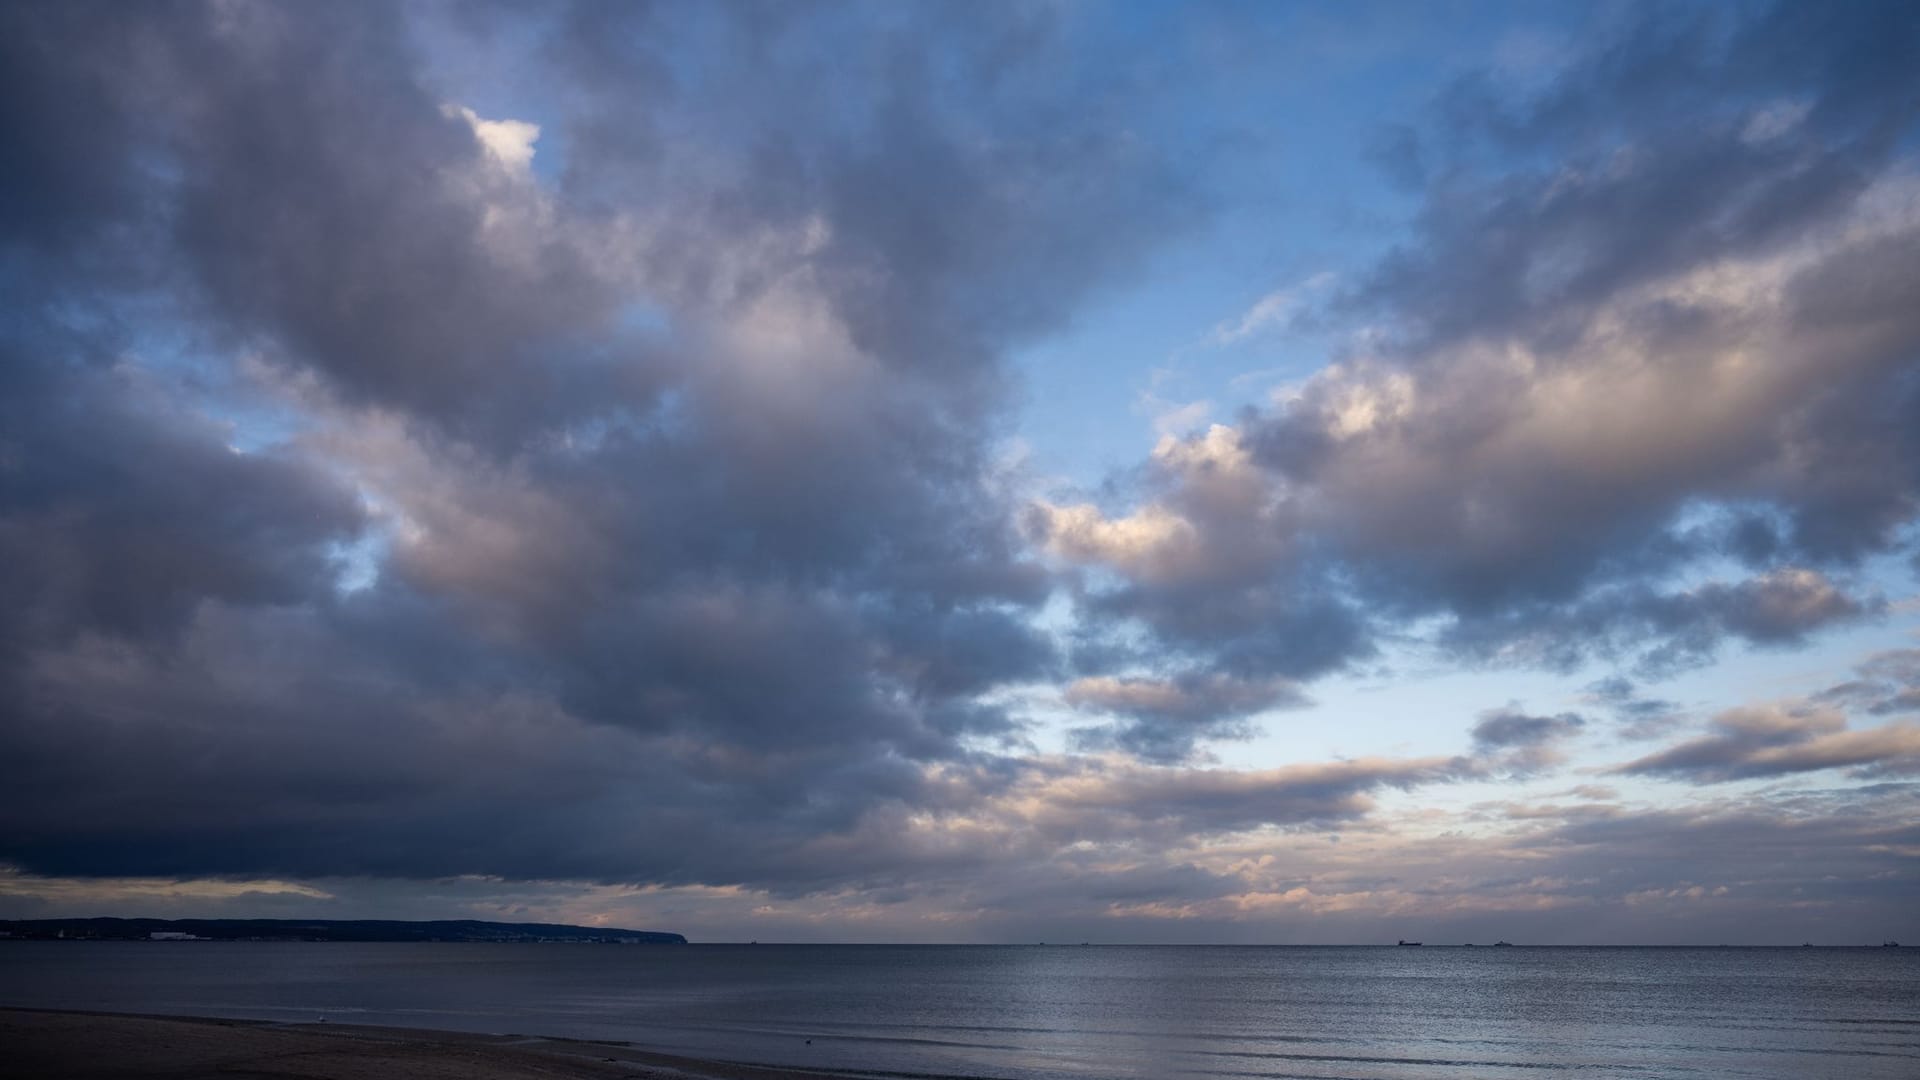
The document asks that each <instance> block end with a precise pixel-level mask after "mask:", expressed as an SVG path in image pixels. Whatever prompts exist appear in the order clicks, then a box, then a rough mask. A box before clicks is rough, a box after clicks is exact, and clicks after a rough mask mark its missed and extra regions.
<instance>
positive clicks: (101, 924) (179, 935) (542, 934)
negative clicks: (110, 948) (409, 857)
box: [0, 919, 687, 945]
mask: <svg viewBox="0 0 1920 1080" xmlns="http://www.w3.org/2000/svg"><path fill="white" fill-rule="evenodd" d="M0 937H8V938H12V939H15V940H18V939H29V940H50V939H62V938H64V939H67V940H81V941H153V940H162V941H167V940H172V941H474V942H503V941H557V942H584V943H595V944H606V945H685V944H686V943H687V939H686V938H685V937H682V936H681V935H679V934H668V933H662V932H660V931H658V930H621V929H617V928H615V927H608V926H565V925H562V924H559V923H502V922H481V921H479V920H477V919H437V920H433V921H431V922H408V921H402V920H392V919H0Z"/></svg>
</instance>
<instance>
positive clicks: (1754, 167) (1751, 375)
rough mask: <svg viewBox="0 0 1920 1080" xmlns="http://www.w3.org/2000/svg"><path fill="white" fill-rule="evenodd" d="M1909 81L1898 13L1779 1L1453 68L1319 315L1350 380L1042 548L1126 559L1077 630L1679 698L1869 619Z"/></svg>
mask: <svg viewBox="0 0 1920 1080" xmlns="http://www.w3.org/2000/svg"><path fill="white" fill-rule="evenodd" d="M1917 72H1920V20H1916V19H1915V18H1914V17H1913V15H1912V13H1911V11H1910V10H1909V8H1908V6H1906V5H1899V4H1856V5H1846V6H1842V7H1835V8H1831V9H1822V10H1820V11H1818V12H1815V11H1812V10H1810V9H1807V8H1805V7H1804V6H1803V5H1780V6H1778V7H1775V8H1771V9H1767V10H1763V11H1752V10H1742V11H1731V10H1714V11H1711V12H1707V13H1704V14H1702V13H1697V12H1696V13H1675V12H1670V11H1668V10H1666V9H1659V10H1653V11H1649V12H1643V13H1637V14H1636V16H1635V18H1634V19H1633V20H1631V21H1629V22H1627V23H1624V24H1621V25H1618V26H1613V27H1610V28H1609V29H1608V30H1607V33H1606V34H1604V35H1600V36H1599V37H1598V38H1597V39H1596V41H1595V44H1593V45H1592V46H1591V47H1588V48H1583V49H1581V50H1579V51H1578V52H1576V53H1575V54H1574V56H1573V58H1572V59H1571V60H1570V61H1568V62H1567V64H1566V65H1565V66H1564V67H1562V68H1561V70H1559V71H1558V72H1557V73H1555V75H1554V77H1553V78H1551V79H1550V80H1548V81H1547V82H1546V83H1545V84H1544V85H1542V86H1541V87H1539V88H1538V89H1526V90H1522V89H1516V88H1511V87H1507V86H1505V85H1503V84H1502V83H1501V82H1500V81H1499V80H1498V79H1497V78H1496V77H1495V76H1494V75H1491V74H1489V75H1486V76H1476V77H1473V78H1469V79H1467V80H1466V81H1464V82H1462V83H1461V84H1460V85H1459V86H1457V87H1456V88H1455V89H1454V90H1452V91H1450V92H1449V93H1448V94H1447V95H1444V96H1443V100H1442V101H1441V102H1440V103H1439V105H1438V107H1437V109H1436V112H1435V114H1434V116H1433V117H1432V118H1431V119H1432V122H1431V124H1429V125H1428V127H1429V129H1430V135H1429V137H1428V138H1427V139H1426V140H1414V141H1413V142H1411V143H1410V142H1408V139H1410V138H1412V136H1411V135H1410V134H1409V133H1408V132H1406V131H1402V132H1401V133H1400V134H1399V135H1398V136H1396V138H1397V139H1398V140H1399V142H1398V144H1397V145H1398V148H1397V149H1396V150H1395V151H1394V154H1393V156H1394V158H1395V160H1398V161H1400V162H1402V164H1406V163H1408V162H1412V161H1416V160H1417V161H1418V162H1420V163H1421V166H1422V168H1421V169H1420V170H1419V171H1420V172H1421V173H1422V174H1424V175H1425V176H1427V177H1428V178H1429V179H1428V180H1427V186H1426V188H1425V190H1424V197H1423V201H1422V203H1421V210H1420V212H1419V214H1418V215H1417V217H1416V220H1415V229H1414V237H1413V239H1412V240H1411V241H1410V242H1408V243H1405V244H1402V245H1401V246H1400V247H1398V248H1397V249H1395V250H1394V251H1393V252H1392V253H1391V254H1389V255H1388V256H1387V257H1386V258H1385V259H1384V260H1383V261H1381V262H1380V263H1379V264H1378V265H1377V266H1375V267H1374V268H1373V269H1372V270H1371V271H1370V272H1369V273H1366V274H1363V275H1361V276H1360V277H1359V278H1358V280H1357V282H1356V284H1355V285H1353V286H1352V287H1351V288H1349V289H1348V291H1347V293H1346V295H1345V296H1343V297H1341V298H1339V299H1337V300H1335V301H1334V302H1332V303H1331V304H1330V305H1329V307H1328V311H1327V313H1326V314H1327V315H1329V316H1333V317H1336V318H1337V317H1346V318H1349V319H1351V320H1354V321H1355V322H1358V323H1361V324H1362V325H1363V326H1364V332H1362V333H1360V334H1359V335H1357V338H1356V343H1355V344H1354V345H1352V346H1351V347H1350V348H1349V350H1348V354H1347V355H1346V356H1345V357H1344V358H1343V359H1342V360H1341V362H1340V363H1339V364H1337V365H1334V366H1331V367H1329V368H1327V369H1324V370H1323V371H1321V372H1320V373H1318V374H1316V375H1314V376H1313V377H1311V378H1309V379H1307V380H1305V381H1304V382H1303V383H1301V384H1299V385H1297V386H1293V387H1289V388H1288V389H1287V393H1286V399H1285V400H1284V401H1283V402H1281V403H1278V404H1275V405H1272V406H1267V407H1257V408H1253V409H1250V410H1248V411H1247V412H1245V413H1244V414H1243V415H1242V416H1240V417H1239V418H1237V419H1236V421H1235V422H1234V424H1233V425H1232V426H1231V427H1228V426H1218V427H1215V428H1213V429H1212V430H1210V431H1208V432H1206V433H1204V434H1199V435H1193V436H1190V437H1188V438H1186V439H1182V440H1169V441H1168V442H1165V443H1163V444H1162V446H1161V447H1160V448H1159V449H1158V450H1156V451H1155V454H1154V458H1153V460H1152V461H1151V462H1150V463H1149V465H1148V467H1147V468H1146V470H1144V479H1143V480H1142V481H1141V483H1139V484H1138V485H1137V486H1136V490H1137V492H1138V497H1139V501H1138V504H1137V505H1136V507H1135V508H1133V509H1131V510H1126V509H1124V508H1123V509H1119V510H1114V509H1111V508H1097V507H1095V506H1093V505H1091V504H1082V505H1050V506H1043V507H1042V508H1041V509H1040V511H1039V512H1038V513H1037V514H1036V516H1035V518H1034V521H1033V531H1034V532H1035V534H1036V535H1037V536H1038V537H1040V538H1041V539H1042V540H1043V541H1044V542H1045V543H1046V544H1047V545H1048V547H1049V548H1050V549H1051V550H1052V551H1053V552H1054V554H1055V555H1056V556H1058V557H1060V558H1061V559H1063V560H1065V561H1068V562H1073V563H1084V564H1097V565H1101V566H1104V567H1106V568H1108V569H1110V570H1112V571H1115V572H1116V573H1117V574H1118V575H1119V578H1120V580H1119V581H1118V583H1117V584H1110V585H1109V584H1103V585H1101V586H1099V587H1097V588H1093V589H1091V590H1090V594H1089V596H1088V598H1087V599H1086V600H1085V601H1084V604H1085V606H1086V608H1087V610H1088V611H1090V612H1093V613H1097V614H1098V615H1100V616H1104V617H1112V616H1116V615H1118V616H1125V617H1127V618H1128V619H1130V620H1133V622H1134V624H1135V625H1137V626H1138V627H1140V628H1144V629H1145V630H1146V631H1148V632H1150V633H1151V634H1152V635H1153V636H1154V639H1155V640H1156V641H1157V642H1159V643H1161V644H1162V645H1164V646H1165V647H1167V648H1171V649H1177V650H1180V651H1181V652H1183V653H1185V654H1187V655H1188V656H1189V657H1191V658H1193V659H1194V660H1195V661H1196V662H1209V661H1210V662H1214V663H1221V664H1227V663H1231V662H1235V661H1240V662H1244V661H1245V660H1247V659H1248V658H1255V659H1254V666H1253V667H1252V668H1251V670H1254V671H1259V670H1263V669H1262V668H1261V667H1259V666H1258V665H1259V664H1260V663H1261V662H1264V663H1265V664H1267V665H1268V666H1267V667H1266V668H1265V669H1264V670H1270V671H1280V672H1283V673H1286V674H1291V675H1295V676H1304V675H1310V674H1317V673H1320V672H1325V671H1328V670H1334V669H1338V668H1339V667H1341V666H1342V665H1343V664H1346V663H1349V662H1351V661H1352V660H1354V659H1355V658H1358V657H1363V656H1365V655H1366V654H1367V652H1368V650H1370V649H1372V648H1374V647H1375V642H1376V641H1377V640H1378V639H1379V638H1380V637H1381V635H1383V634H1388V633H1394V634H1397V633H1399V632H1401V631H1402V630H1403V629H1404V628H1405V627H1407V626H1409V625H1410V624H1411V625H1423V626H1424V627H1427V628H1432V629H1431V630H1430V631H1425V633H1428V634H1430V638H1431V640H1432V641H1433V643H1434V644H1436V645H1437V646H1439V648H1440V649H1441V650H1443V652H1445V653H1447V654H1450V655H1451V656H1452V657H1453V658H1456V659H1466V660H1470V661H1474V662H1478V663H1492V664H1519V665H1527V666H1544V667H1547V668H1550V669H1557V670H1564V669H1570V668H1573V667H1576V666H1578V665H1580V664H1582V663H1585V662H1588V661H1591V660H1595V659H1599V660H1608V661H1614V662H1620V663H1625V664H1628V665H1631V666H1632V668H1633V669H1634V670H1636V671H1637V672H1638V673H1639V674H1640V675H1642V676H1644V677H1660V676H1664V675H1668V674H1671V673H1673V672H1676V671H1679V670H1683V669H1686V668H1689V667H1694V666H1698V665H1700V664H1702V663H1705V662H1708V661H1710V660H1711V659H1712V658H1714V657H1715V656H1716V655H1717V654H1718V653H1719V652H1720V650H1721V649H1722V648H1723V647H1724V646H1725V645H1726V644H1728V643H1742V644H1749V645H1755V646H1762V647H1793V646H1796V645H1798V644H1801V643H1803V642H1804V641H1805V640H1806V639H1807V638H1808V637H1809V636H1810V635H1813V634H1816V633H1818V632H1820V631H1822V630H1823V629H1825V628H1828V627H1832V626H1835V625H1840V624H1844V623H1846V622H1849V621H1852V620H1857V619H1862V618H1871V617H1876V616H1879V615H1881V614H1883V613H1884V611H1885V610H1886V609H1885V602H1884V601H1883V600H1882V599H1880V598H1879V597H1878V596H1876V595H1874V594H1873V593H1872V591H1871V590H1870V589H1868V588H1866V587H1864V586H1863V585H1862V583H1861V581H1860V579H1859V577H1858V575H1857V573H1856V572H1857V571H1858V570H1859V568H1860V567H1861V566H1862V565H1863V564H1864V563H1865V562H1866V561H1868V560H1871V559H1874V558H1877V557H1880V556H1886V555H1892V554H1896V553H1898V552H1899V551H1900V550H1901V549H1902V547H1903V545H1904V544H1905V543H1906V542H1907V541H1906V540H1905V539H1904V537H1905V536H1906V534H1905V533H1904V532H1903V529H1904V528H1905V526H1906V525H1907V524H1909V523H1911V522H1912V521H1913V519H1914V516H1915V513H1916V510H1917V509H1920V437H1917V436H1916V432H1920V424H1916V422H1915V421H1916V419H1917V418H1920V367H1917V366H1916V364H1915V360H1916V357H1920V319H1916V317H1915V315H1914V308H1913V305H1911V304H1910V303H1907V302H1906V301H1905V300H1904V299H1902V298H1901V297H1902V296H1903V289H1902V287H1901V284H1900V283H1902V282H1906V281H1908V280H1911V279H1912V278H1913V275H1914V270H1915V267H1914V265H1913V258H1914V255H1913V253H1914V252H1915V251H1920V221H1916V220H1915V219H1914V217H1913V214H1912V211H1911V207H1912V205H1913V201H1912V190H1913V173H1912V164H1913V158H1912V156H1911V144H1910V141H1903V139H1905V138H1906V136H1908V135H1909V134H1910V133H1911V131H1912V130H1913V129H1914V125H1915V123H1916V121H1920V74H1916V73H1917ZM1681 87H1684V88H1685V90H1684V92H1678V91H1676V92H1675V93H1671V94H1670V93H1667V92H1666V91H1664V90H1662V89H1660V88H1681ZM1401 171H1402V172H1403V173H1405V174H1406V175H1408V176H1411V175H1412V172H1411V171H1410V170H1408V169H1402V170H1401ZM1733 566H1737V567H1739V568H1740V569H1739V570H1738V571H1737V574H1738V576H1734V577H1731V578H1728V577H1726V576H1725V575H1726V574H1727V573H1728V568H1729V567H1733ZM1709 567H1711V568H1713V570H1712V575H1713V577H1714V578H1718V580H1713V579H1711V578H1709V576H1708V574H1709V571H1708V568H1709ZM1255 598H1257V599H1255ZM1309 612H1313V613H1324V614H1325V615H1327V616H1331V617H1323V618H1312V617H1308V613H1309ZM1250 645H1253V646H1254V647H1253V648H1251V649H1250V648H1249V646H1250Z"/></svg>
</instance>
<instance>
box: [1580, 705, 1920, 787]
mask: <svg viewBox="0 0 1920 1080" xmlns="http://www.w3.org/2000/svg"><path fill="white" fill-rule="evenodd" d="M1712 727H1713V733H1712V734H1710V735H1706V736H1704V737H1702V738H1698V739H1694V740H1691V741H1689V742H1684V743H1681V744H1679V745H1677V746H1674V747H1671V748H1669V749H1666V750H1663V751H1660V752H1659V753H1656V754H1650V755H1648V756H1646V757H1643V758H1639V759H1636V760H1634V761H1630V762H1628V763H1626V764H1624V765H1621V766H1619V767H1617V768H1616V769H1615V770H1614V771H1615V772H1617V773H1624V774H1630V775H1647V776H1670V777H1682V778H1686V779H1692V780H1697V781H1702V782H1707V783H1718V782H1724V781H1729V780H1742V779H1750V778H1755V777H1769V776H1783V775H1787V774H1791V773H1801V772H1815V771H1818V770H1822V769H1835V768H1845V769H1850V770H1852V771H1853V773H1854V774H1855V775H1859V776H1885V775H1907V774H1911V773H1914V772H1916V771H1920V728H1916V727H1914V726H1912V725H1910V724H1900V723H1894V724H1886V725H1883V726H1880V727H1874V728H1863V729H1852V730H1849V729H1848V727H1847V722H1846V717H1845V716H1844V715H1842V714H1840V713H1838V712H1835V711H1832V710H1825V709H1820V708H1818V707H1814V706H1807V705H1787V706H1782V707H1773V708H1741V709H1732V710H1728V711H1727V712H1724V713H1721V714H1720V715H1719V716H1717V717H1715V718H1714V720H1713V724H1712Z"/></svg>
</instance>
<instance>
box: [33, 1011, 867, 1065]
mask: <svg viewBox="0 0 1920 1080" xmlns="http://www.w3.org/2000/svg"><path fill="white" fill-rule="evenodd" d="M0 1046H5V1047H7V1052H6V1053H5V1054H0V1080H14V1078H16V1077H17V1078H19V1080H27V1078H29V1077H31V1078H35V1080H106V1078H109V1077H111V1078H114V1080H136V1078H153V1080H197V1078H200V1077H209V1078H211V1077H220V1078H221V1080H268V1078H272V1080H387V1078H389V1077H408V1078H410V1080H412V1078H418V1080H821V1078H823V1077H825V1078H844V1077H848V1076H850V1075H854V1074H848V1073H841V1072H833V1071H830V1070H822V1069H811V1068H805V1067H794V1066H769V1065H750V1064H744V1063H737V1062H727V1061H710V1060H701V1059H695V1058H685V1057H677V1056H675V1055H672V1054H662V1053H655V1052H653V1051H650V1050H647V1049H645V1048H643V1047H639V1046H635V1045H633V1044H632V1043H628V1042H621V1041H615V1040H594V1039H567V1038H555V1037H549V1036H544V1035H532V1034H510V1035H485V1034H474V1033H470V1032H461V1031H438V1030H434V1029H431V1028H405V1027H382V1026H378V1025H372V1024H329V1023H285V1022H281V1021H274V1020H240V1019H228V1018H224V1017H212V1016H166V1015H159V1014H152V1013H116V1012H89V1011H80V1010H72V1009H35V1008H23V1007H17V1006H0Z"/></svg>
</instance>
